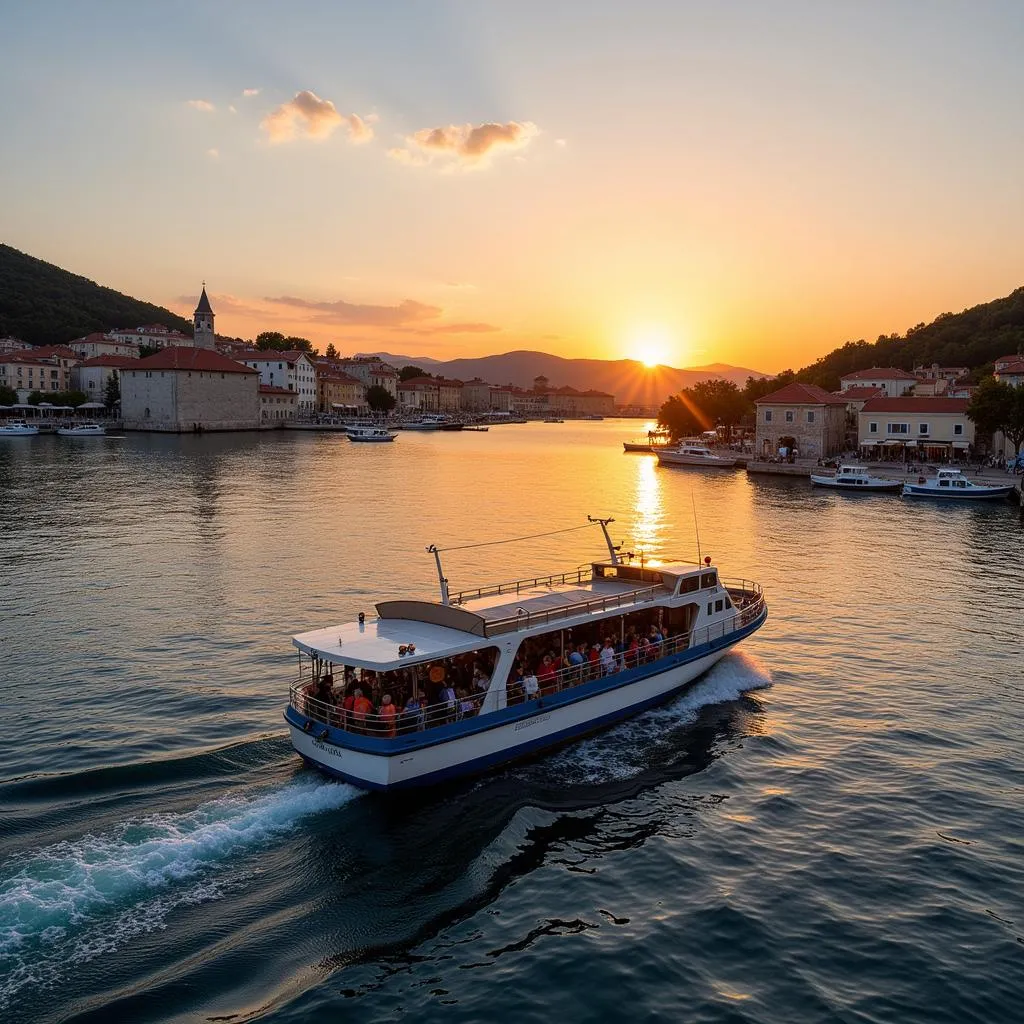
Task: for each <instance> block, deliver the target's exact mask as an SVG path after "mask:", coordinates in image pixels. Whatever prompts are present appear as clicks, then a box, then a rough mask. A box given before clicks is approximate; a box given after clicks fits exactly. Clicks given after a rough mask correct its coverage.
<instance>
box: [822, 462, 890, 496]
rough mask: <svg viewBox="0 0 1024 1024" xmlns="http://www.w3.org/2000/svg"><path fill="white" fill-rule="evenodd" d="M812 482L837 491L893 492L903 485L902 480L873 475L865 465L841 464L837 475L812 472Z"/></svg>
mask: <svg viewBox="0 0 1024 1024" xmlns="http://www.w3.org/2000/svg"><path fill="white" fill-rule="evenodd" d="M811 483H812V484H813V485H814V486H815V487H831V488H832V489H833V490H837V491H857V492H859V493H864V492H869V493H870V492H872V491H873V492H875V493H878V492H880V491H881V492H885V491H888V492H892V493H895V492H896V491H899V490H900V489H901V488H902V487H903V481H902V480H886V479H885V478H884V477H880V476H872V475H871V474H870V473H869V472H868V470H867V467H865V466H854V465H846V464H841V465H840V466H839V468H838V469H837V470H836V472H835V476H819V475H817V474H815V473H812V474H811Z"/></svg>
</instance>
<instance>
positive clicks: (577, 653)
mask: <svg viewBox="0 0 1024 1024" xmlns="http://www.w3.org/2000/svg"><path fill="white" fill-rule="evenodd" d="M585 650H586V645H585V644H579V645H578V646H576V647H574V648H573V649H572V650H571V651H570V652H569V664H570V666H573V667H579V666H580V665H582V664H583V663H584V662H585V661H586V660H587V656H586V655H585V654H584V653H583V652H584V651H585Z"/></svg>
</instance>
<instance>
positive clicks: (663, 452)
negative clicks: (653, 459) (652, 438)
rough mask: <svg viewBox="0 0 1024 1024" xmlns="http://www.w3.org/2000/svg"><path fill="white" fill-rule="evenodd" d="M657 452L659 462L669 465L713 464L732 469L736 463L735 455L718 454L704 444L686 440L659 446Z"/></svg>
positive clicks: (713, 465)
mask: <svg viewBox="0 0 1024 1024" xmlns="http://www.w3.org/2000/svg"><path fill="white" fill-rule="evenodd" d="M655 454H656V455H657V456H658V462H659V463H661V464H662V465H669V466H711V467H717V468H719V469H731V468H732V467H733V466H735V465H736V458H735V457H734V456H732V455H716V454H715V453H714V452H713V451H712V450H711V449H710V448H708V447H707V446H706V445H703V444H690V443H687V442H684V443H683V444H680V445H671V446H669V447H667V448H658V449H656V450H655Z"/></svg>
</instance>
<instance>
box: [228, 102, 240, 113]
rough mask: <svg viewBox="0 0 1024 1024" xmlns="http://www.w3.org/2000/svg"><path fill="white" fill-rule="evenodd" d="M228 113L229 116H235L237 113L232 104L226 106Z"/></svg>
mask: <svg viewBox="0 0 1024 1024" xmlns="http://www.w3.org/2000/svg"><path fill="white" fill-rule="evenodd" d="M228 113H229V114H237V113H238V111H237V110H236V109H235V107H234V105H233V104H232V105H230V106H228Z"/></svg>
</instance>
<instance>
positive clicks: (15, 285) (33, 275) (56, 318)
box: [0, 244, 192, 345]
mask: <svg viewBox="0 0 1024 1024" xmlns="http://www.w3.org/2000/svg"><path fill="white" fill-rule="evenodd" d="M152 323H160V324H165V325H166V326H167V327H172V328H173V327H176V328H177V329H178V330H179V331H182V332H184V333H185V334H189V335H190V334H191V333H192V324H191V323H190V322H189V321H187V320H185V319H183V318H182V317H180V316H177V315H176V314H174V313H172V312H171V311H170V310H168V309H164V308H163V307H162V306H154V305H153V304H152V303H150V302H140V301H139V300H138V299H133V298H132V297H131V296H129V295H122V294H121V293H120V292H115V291H114V289H113V288H104V287H103V286H102V285H98V284H96V282H95V281H90V280H89V279H88V278H87V277H79V275H78V274H72V273H69V272H68V271H67V270H61V268H60V267H55V266H53V264H51V263H44V262H43V261H42V260H37V259H36V258H35V257H33V256H28V255H26V254H25V253H23V252H19V251H18V250H17V249H12V248H11V247H10V246H9V245H2V244H0V337H4V336H6V335H12V336H13V337H15V338H20V339H21V340H22V341H27V342H28V343H29V344H31V345H59V344H66V343H67V342H68V341H70V340H71V339H72V338H80V337H82V335H85V334H89V333H91V332H92V331H108V330H110V328H112V327H137V326H139V325H140V324H152Z"/></svg>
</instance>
